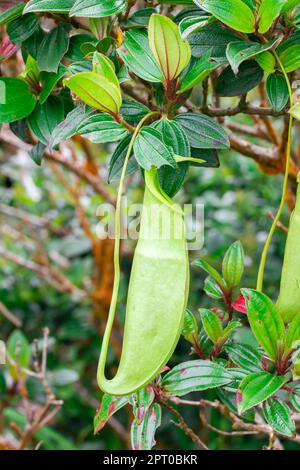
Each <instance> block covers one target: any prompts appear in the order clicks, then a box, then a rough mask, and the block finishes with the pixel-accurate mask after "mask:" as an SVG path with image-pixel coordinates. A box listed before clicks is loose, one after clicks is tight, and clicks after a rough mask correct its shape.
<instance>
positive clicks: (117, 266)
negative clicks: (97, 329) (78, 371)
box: [100, 111, 160, 373]
mask: <svg viewBox="0 0 300 470" xmlns="http://www.w3.org/2000/svg"><path fill="white" fill-rule="evenodd" d="M158 114H160V113H159V112H158V111H152V112H150V113H148V114H147V115H146V116H144V117H143V118H142V119H141V120H140V122H139V123H138V125H137V127H136V128H135V130H134V133H133V135H132V137H131V140H130V143H129V146H128V149H127V153H126V156H125V160H124V164H123V168H122V173H121V178H120V184H119V188H118V195H117V201H116V213H115V246H114V285H113V294H112V299H111V303H110V308H109V313H108V320H107V325H106V330H105V334H104V337H103V342H102V350H101V355H102V354H104V356H105V357H106V354H107V350H108V345H109V339H110V332H111V329H112V326H113V322H114V318H115V313H116V308H117V302H118V294H119V287H120V272H121V270H120V238H121V202H122V194H123V188H124V180H125V176H126V169H127V165H128V162H129V158H130V155H131V152H132V149H133V144H134V142H135V139H136V137H137V135H138V133H139V132H140V130H141V128H142V126H143V124H144V123H145V122H146V121H147V120H148V119H149V118H151V117H152V116H155V115H158ZM102 351H103V352H102ZM100 357H101V356H100ZM104 367H105V361H103V367H102V369H103V370H102V371H101V372H103V373H104Z"/></svg>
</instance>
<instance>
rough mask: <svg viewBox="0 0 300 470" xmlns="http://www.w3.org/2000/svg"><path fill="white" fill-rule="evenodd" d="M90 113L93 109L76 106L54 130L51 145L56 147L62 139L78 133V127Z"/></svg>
mask: <svg viewBox="0 0 300 470" xmlns="http://www.w3.org/2000/svg"><path fill="white" fill-rule="evenodd" d="M90 114H91V111H87V110H86V107H85V106H84V105H80V106H76V108H74V109H73V110H72V111H71V112H70V113H68V114H67V116H66V118H65V120H64V121H62V122H61V123H60V124H58V126H56V127H55V129H54V130H53V132H52V136H51V140H50V142H49V147H50V148H51V147H52V148H53V147H56V146H57V145H58V144H59V143H60V142H61V141H62V140H66V139H69V138H70V137H72V136H73V135H75V134H77V129H78V127H79V126H80V124H81V123H82V122H83V121H84V120H85V119H87V117H88V116H89V115H90Z"/></svg>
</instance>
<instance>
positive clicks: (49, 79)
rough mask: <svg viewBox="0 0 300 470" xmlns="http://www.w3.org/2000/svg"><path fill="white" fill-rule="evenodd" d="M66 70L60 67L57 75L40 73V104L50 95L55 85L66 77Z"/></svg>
mask: <svg viewBox="0 0 300 470" xmlns="http://www.w3.org/2000/svg"><path fill="white" fill-rule="evenodd" d="M67 71H68V69H67V68H66V67H64V65H60V66H59V68H58V72H57V73H42V74H41V79H42V80H41V81H42V91H41V94H40V104H43V103H44V102H45V101H46V100H47V99H48V97H49V96H50V94H51V93H52V91H53V89H54V87H55V86H56V84H57V83H58V82H59V81H60V80H61V79H62V78H63V76H64V75H66V73H67Z"/></svg>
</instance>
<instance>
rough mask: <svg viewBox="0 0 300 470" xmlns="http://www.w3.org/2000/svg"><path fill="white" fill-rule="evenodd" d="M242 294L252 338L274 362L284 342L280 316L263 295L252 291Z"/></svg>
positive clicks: (245, 290) (245, 291) (283, 329)
mask: <svg viewBox="0 0 300 470" xmlns="http://www.w3.org/2000/svg"><path fill="white" fill-rule="evenodd" d="M242 294H243V296H244V297H245V300H246V305H247V313H248V320H249V323H250V326H251V329H252V331H253V334H254V336H255V337H256V339H257V341H258V342H259V343H260V344H261V346H262V347H263V348H264V350H265V351H266V352H267V354H268V355H269V356H270V358H271V359H273V360H276V358H277V355H278V352H279V350H280V349H281V348H282V346H283V343H284V340H285V327H284V323H283V320H282V318H281V316H280V314H279V313H278V311H277V309H276V307H275V305H273V303H272V302H271V300H270V299H269V298H268V297H267V296H266V295H265V294H263V293H261V292H258V291H255V290H253V289H242Z"/></svg>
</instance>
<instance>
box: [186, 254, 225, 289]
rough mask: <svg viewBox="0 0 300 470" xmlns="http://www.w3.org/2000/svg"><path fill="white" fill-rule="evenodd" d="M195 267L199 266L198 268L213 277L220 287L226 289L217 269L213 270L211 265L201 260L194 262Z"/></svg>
mask: <svg viewBox="0 0 300 470" xmlns="http://www.w3.org/2000/svg"><path fill="white" fill-rule="evenodd" d="M193 266H197V267H198V268H201V269H203V271H205V272H207V273H208V274H210V275H211V276H212V278H213V279H214V280H215V281H216V283H217V284H218V285H219V286H221V287H222V286H223V287H224V279H223V278H222V276H221V275H220V274H219V273H218V271H217V270H216V269H215V268H213V267H212V266H211V265H210V264H209V263H207V261H204V260H203V259H200V258H199V259H196V260H195V261H193Z"/></svg>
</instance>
